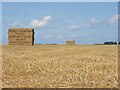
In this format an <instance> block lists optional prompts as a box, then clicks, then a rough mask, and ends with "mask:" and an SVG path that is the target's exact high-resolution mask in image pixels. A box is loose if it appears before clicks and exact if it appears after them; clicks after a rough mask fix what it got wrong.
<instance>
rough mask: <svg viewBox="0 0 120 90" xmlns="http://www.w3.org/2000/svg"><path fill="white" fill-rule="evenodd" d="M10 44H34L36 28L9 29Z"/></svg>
mask: <svg viewBox="0 0 120 90" xmlns="http://www.w3.org/2000/svg"><path fill="white" fill-rule="evenodd" d="M8 41H9V45H34V29H32V28H11V29H9V31H8Z"/></svg>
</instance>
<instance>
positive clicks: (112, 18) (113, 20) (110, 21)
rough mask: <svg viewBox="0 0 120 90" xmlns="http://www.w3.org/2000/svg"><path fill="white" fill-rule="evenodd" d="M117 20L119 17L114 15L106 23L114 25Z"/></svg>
mask: <svg viewBox="0 0 120 90" xmlns="http://www.w3.org/2000/svg"><path fill="white" fill-rule="evenodd" d="M119 18H120V15H114V16H112V17H111V18H109V20H108V22H109V23H110V24H114V23H116V22H117V21H118V19H119Z"/></svg>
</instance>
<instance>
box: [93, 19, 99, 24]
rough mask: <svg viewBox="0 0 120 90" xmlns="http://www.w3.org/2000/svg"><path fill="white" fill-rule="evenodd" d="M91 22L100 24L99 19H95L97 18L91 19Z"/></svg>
mask: <svg viewBox="0 0 120 90" xmlns="http://www.w3.org/2000/svg"><path fill="white" fill-rule="evenodd" d="M91 22H92V23H94V24H96V23H98V22H99V21H98V20H97V19H95V18H92V19H91Z"/></svg>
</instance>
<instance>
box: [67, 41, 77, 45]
mask: <svg viewBox="0 0 120 90" xmlns="http://www.w3.org/2000/svg"><path fill="white" fill-rule="evenodd" d="M66 45H75V41H66Z"/></svg>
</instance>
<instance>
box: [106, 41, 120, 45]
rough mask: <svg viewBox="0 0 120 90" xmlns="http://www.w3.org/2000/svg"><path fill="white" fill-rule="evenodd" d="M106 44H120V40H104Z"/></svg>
mask: <svg viewBox="0 0 120 90" xmlns="http://www.w3.org/2000/svg"><path fill="white" fill-rule="evenodd" d="M104 44H105V45H116V44H119V45H120V42H118V43H117V42H116V41H106V42H104Z"/></svg>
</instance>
